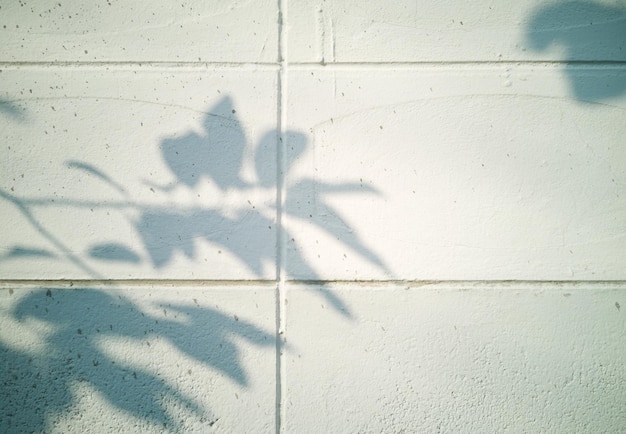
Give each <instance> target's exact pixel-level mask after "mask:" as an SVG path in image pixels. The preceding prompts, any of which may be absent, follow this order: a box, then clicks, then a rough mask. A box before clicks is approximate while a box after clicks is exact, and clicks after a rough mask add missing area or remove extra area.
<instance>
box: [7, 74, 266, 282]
mask: <svg viewBox="0 0 626 434" xmlns="http://www.w3.org/2000/svg"><path fill="white" fill-rule="evenodd" d="M0 75H2V78H3V80H2V88H3V91H2V96H1V99H2V104H1V105H0V107H2V112H1V113H0V125H1V126H0V130H2V131H3V142H2V147H3V159H2V162H1V163H0V164H1V167H2V170H1V172H0V189H1V190H0V195H1V197H0V207H1V212H0V221H1V224H0V240H1V241H0V245H1V250H0V277H2V278H8V279H41V278H43V279H77V278H81V279H94V278H95V279H103V278H106V279H114V278H115V279H128V278H133V279H136V278H143V279H147V278H165V279H194V278H203V279H235V280H238V279H265V278H269V279H273V278H274V276H275V268H276V265H275V252H276V247H275V243H276V228H275V200H276V190H275V187H276V142H277V134H276V113H277V108H276V105H277V103H276V80H277V73H276V71H275V70H274V69H257V68H248V69H246V68H234V69H226V70H224V69H208V70H198V69H193V68H191V69H187V70H185V69H179V70H176V71H173V70H172V69H168V68H165V69H147V70H142V69H140V70H136V69H134V70H130V69H124V68H122V67H120V68H117V69H115V68H113V69H111V70H104V69H95V70H91V69H88V68H78V69H71V68H70V69H64V68H59V69H54V68H53V69H50V68H41V69H32V68H31V69H21V68H14V69H7V70H4V71H3V72H2V73H0Z"/></svg>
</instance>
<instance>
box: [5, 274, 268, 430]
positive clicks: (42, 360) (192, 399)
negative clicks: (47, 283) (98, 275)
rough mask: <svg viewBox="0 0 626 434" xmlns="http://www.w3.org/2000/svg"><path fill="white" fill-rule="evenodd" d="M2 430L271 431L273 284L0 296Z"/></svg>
mask: <svg viewBox="0 0 626 434" xmlns="http://www.w3.org/2000/svg"><path fill="white" fill-rule="evenodd" d="M0 306H1V307H0V309H1V314H0V360H1V365H2V373H1V374H0V376H1V377H2V380H1V381H0V388H1V390H2V393H0V403H1V405H0V430H1V431H2V432H5V433H10V432H50V433H84V432H116V431H120V430H121V431H132V432H137V433H154V432H194V433H205V432H224V433H232V432H240V433H245V432H259V433H270V432H274V430H275V398H274V397H275V391H276V385H275V361H276V344H275V329H274V326H275V321H276V320H275V317H274V313H275V296H274V287H273V286H260V285H257V286H250V285H249V286H245V287H242V288H237V287H233V286H228V287H208V286H205V287H203V286H195V287H177V286H168V285H167V284H157V285H155V286H137V285H135V286H131V287H123V286H122V287H119V286H113V285H109V286H100V287H97V286H94V287H81V286H77V285H74V286H72V287H70V285H65V286H64V287H59V286H56V287H55V286H52V287H39V288H28V287H15V286H6V285H4V286H3V288H2V289H0Z"/></svg>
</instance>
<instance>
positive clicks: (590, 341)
mask: <svg viewBox="0 0 626 434" xmlns="http://www.w3.org/2000/svg"><path fill="white" fill-rule="evenodd" d="M322 291H323V292H333V294H334V296H335V297H337V298H339V299H341V300H343V303H344V304H345V306H346V307H347V309H346V310H344V311H339V310H337V309H333V308H332V306H331V305H330V304H329V303H327V302H325V301H324V297H323V295H324V294H323V293H317V292H322ZM625 302H626V288H625V287H624V286H623V285H618V284H615V285H611V284H599V285H598V284H595V285H590V284H587V285H584V284H581V285H573V284H570V285H568V284H563V285H539V284H535V285H530V284H527V285H523V284H516V285H506V284H501V285H498V284H491V285H486V284H460V283H459V284H455V285H424V286H421V287H403V286H401V285H400V286H394V285H385V284H370V285H367V284H362V285H358V284H353V285H338V284H337V285H334V286H327V287H326V288H321V287H312V286H310V287H305V286H298V285H290V286H289V290H288V293H287V304H286V306H287V314H286V323H287V325H286V328H285V337H286V340H287V343H288V345H289V348H288V349H286V350H285V351H286V353H285V354H286V358H285V361H284V362H283V364H284V372H285V373H284V376H283V387H284V390H286V392H283V393H284V394H285V393H286V394H287V399H286V409H285V413H284V426H285V432H298V433H319V432H334V433H353V432H361V433H398V432H585V433H595V432H615V433H616V432H621V430H622V429H623V427H624V426H625V424H626V410H625V409H626V396H625V395H624V378H626V368H625V366H626V356H625V353H624V345H626V321H625V317H624V315H625V313H624V312H622V311H621V309H622V308H623V306H624V303H625Z"/></svg>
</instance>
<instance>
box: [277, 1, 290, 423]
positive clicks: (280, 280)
mask: <svg viewBox="0 0 626 434" xmlns="http://www.w3.org/2000/svg"><path fill="white" fill-rule="evenodd" d="M277 2H278V5H277V6H278V23H277V24H278V32H277V34H278V40H277V43H278V59H277V61H278V80H277V117H276V123H277V133H278V134H277V138H276V227H277V231H276V403H275V431H276V433H277V434H278V433H280V432H282V431H283V425H282V424H283V420H284V406H283V400H284V366H283V335H284V329H285V312H284V311H283V304H282V300H284V299H285V282H286V277H285V253H286V249H285V235H284V229H283V208H284V205H285V152H286V151H285V150H286V137H285V135H286V130H285V126H286V119H287V118H286V114H287V113H286V95H287V71H286V60H285V58H286V47H287V45H286V32H285V26H284V23H285V12H286V7H287V0H277Z"/></svg>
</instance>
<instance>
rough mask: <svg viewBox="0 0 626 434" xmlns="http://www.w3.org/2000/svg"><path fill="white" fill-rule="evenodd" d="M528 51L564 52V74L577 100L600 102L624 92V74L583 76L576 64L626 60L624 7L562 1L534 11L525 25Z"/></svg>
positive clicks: (609, 73) (625, 82)
mask: <svg viewBox="0 0 626 434" xmlns="http://www.w3.org/2000/svg"><path fill="white" fill-rule="evenodd" d="M526 39H527V42H528V44H529V46H530V48H531V49H532V50H534V51H537V52H542V51H545V50H547V49H548V48H550V47H553V46H559V47H563V48H564V49H565V52H566V54H565V58H564V59H562V60H564V61H566V62H567V63H566V65H565V67H564V68H565V74H566V76H567V77H568V80H569V82H570V86H571V88H572V92H573V94H574V96H575V97H576V98H577V99H579V100H585V101H600V100H603V99H607V98H611V97H615V96H620V95H623V94H624V93H625V92H626V74H625V73H624V72H623V71H621V72H615V71H613V72H610V71H607V72H605V73H603V74H602V75H600V74H597V73H596V74H584V73H581V70H580V68H577V67H576V63H579V62H585V61H609V62H614V61H619V62H624V61H626V5H622V6H610V5H607V4H601V3H597V2H592V1H563V2H560V3H555V4H551V5H549V6H546V7H543V8H540V9H538V10H536V11H535V12H534V13H533V15H532V17H531V18H530V20H529V22H528V27H527V29H526Z"/></svg>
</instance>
